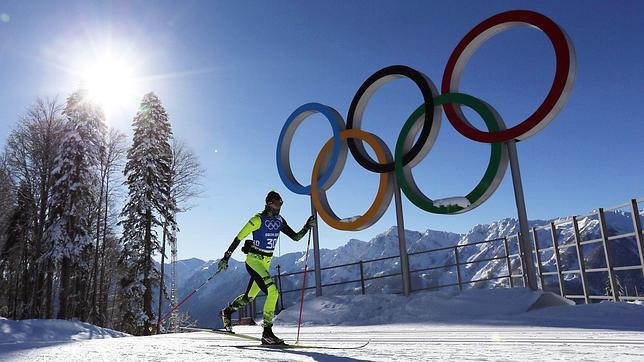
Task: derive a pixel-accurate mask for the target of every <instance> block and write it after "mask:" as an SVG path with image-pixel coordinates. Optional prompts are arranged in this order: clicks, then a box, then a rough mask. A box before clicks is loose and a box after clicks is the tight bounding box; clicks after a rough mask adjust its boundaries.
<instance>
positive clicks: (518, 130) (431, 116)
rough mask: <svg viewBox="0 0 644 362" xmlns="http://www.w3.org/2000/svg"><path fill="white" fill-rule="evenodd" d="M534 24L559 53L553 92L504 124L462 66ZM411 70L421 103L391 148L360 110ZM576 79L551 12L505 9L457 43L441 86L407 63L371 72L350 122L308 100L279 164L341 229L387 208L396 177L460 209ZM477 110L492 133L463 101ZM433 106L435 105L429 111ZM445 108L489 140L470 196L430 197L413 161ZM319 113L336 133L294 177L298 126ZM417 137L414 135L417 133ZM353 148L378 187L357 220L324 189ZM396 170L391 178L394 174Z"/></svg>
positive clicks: (292, 121)
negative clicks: (468, 85)
mask: <svg viewBox="0 0 644 362" xmlns="http://www.w3.org/2000/svg"><path fill="white" fill-rule="evenodd" d="M518 26H530V27H534V28H537V29H539V30H541V31H542V32H543V33H545V35H546V36H547V37H548V39H549V40H550V42H551V43H552V45H553V47H554V51H555V56H556V64H557V65H556V71H555V76H554V80H553V83H552V86H551V88H550V91H549V92H548V94H547V95H546V97H545V99H544V100H543V102H542V103H541V105H540V106H539V107H538V108H537V109H536V110H535V111H534V112H533V113H532V114H531V115H530V116H528V117H527V118H526V119H525V120H523V121H521V122H520V123H519V124H517V125H516V126H514V127H511V128H506V127H505V124H504V122H503V120H502V118H501V116H500V115H499V114H498V113H497V112H496V111H495V110H494V108H493V107H492V106H491V105H489V104H487V103H486V102H484V101H482V100H480V99H478V98H476V97H473V96H471V95H467V94H463V93H459V91H458V86H459V82H460V78H461V74H462V72H463V69H464V68H465V65H466V64H467V63H468V61H469V59H470V58H471V56H472V55H473V54H474V52H475V51H476V49H478V47H479V46H481V44H483V43H484V42H485V41H486V40H487V39H489V38H491V37H492V36H494V35H496V34H498V33H500V32H502V31H505V30H507V29H510V28H514V27H518ZM401 77H406V78H408V79H410V80H412V81H413V82H414V83H415V84H416V86H417V87H418V88H419V90H420V92H421V94H422V97H423V101H424V103H423V104H422V105H421V106H420V107H418V108H417V109H416V110H415V111H414V112H413V113H412V114H411V115H410V116H409V118H408V119H407V121H406V122H405V124H404V125H403V128H402V130H401V132H400V134H399V136H398V139H397V141H396V147H395V151H394V154H393V155H392V154H391V151H390V150H389V148H388V147H387V146H386V144H385V143H384V142H383V141H382V139H380V138H379V137H378V136H376V135H374V134H371V133H369V132H366V131H363V130H361V129H360V127H361V124H362V116H363V113H364V110H365V108H366V106H367V103H368V102H369V99H370V98H371V96H372V95H373V94H374V93H375V92H376V91H377V90H378V89H379V88H380V87H382V86H383V85H384V84H386V83H388V82H390V81H391V80H394V79H398V78H401ZM574 81H575V53H574V48H573V45H572V43H571V42H570V40H569V39H568V37H567V36H566V34H565V33H564V31H563V30H562V29H561V28H560V27H559V26H558V25H557V24H556V23H554V22H553V21H552V20H551V19H549V18H548V17H546V16H544V15H542V14H539V13H536V12H533V11H527V10H515V11H508V12H504V13H500V14H497V15H494V16H492V17H490V18H489V19H486V20H484V21H483V22H481V23H480V24H478V25H477V26H475V27H474V28H473V29H472V30H470V32H469V33H467V34H466V35H465V37H464V38H463V39H462V40H461V41H460V42H459V43H458V45H457V46H456V48H455V49H454V51H453V52H452V54H451V56H450V58H449V60H448V62H447V65H446V67H445V71H444V73H443V79H442V85H441V91H442V94H438V91H437V88H436V86H435V85H434V84H433V83H432V81H431V80H430V79H429V78H428V77H426V76H425V75H424V74H423V73H421V72H419V71H417V70H415V69H413V68H410V67H407V66H404V65H394V66H389V67H386V68H383V69H381V70H379V71H377V72H376V73H374V74H373V75H372V76H370V77H369V78H368V79H367V80H366V81H365V82H364V83H363V84H362V86H361V87H360V88H359V89H358V91H357V92H356V95H355V96H354V97H353V100H352V102H351V105H350V107H349V112H348V116H347V122H346V125H345V122H344V119H343V118H342V116H341V115H340V114H339V113H338V112H337V111H336V110H335V109H333V108H331V107H329V106H326V105H323V104H319V103H307V104H304V105H302V106H300V107H299V108H297V109H296V110H295V111H294V112H293V113H292V114H291V115H290V116H289V118H288V119H287V120H286V123H285V124H284V126H283V128H282V131H281V133H280V137H279V140H278V144H277V169H278V172H279V175H280V178H281V179H282V182H284V184H285V186H286V187H287V188H288V189H289V190H291V191H293V192H295V193H297V194H302V195H310V196H311V199H312V202H313V206H314V207H315V209H316V210H317V212H318V213H319V214H320V217H321V218H322V219H323V220H324V221H325V222H326V223H327V224H328V225H330V226H331V227H333V228H335V229H339V230H362V229H365V228H368V227H369V226H371V225H373V224H374V223H375V222H377V221H378V220H379V219H380V218H381V217H382V215H383V214H384V213H385V211H386V210H387V208H388V207H389V204H390V203H391V198H392V197H393V192H394V187H395V183H394V177H395V181H396V182H397V184H398V185H399V186H400V188H401V190H402V191H403V193H404V194H405V196H406V197H407V198H408V199H409V200H410V201H411V202H412V203H413V204H414V205H416V206H417V207H419V208H421V209H423V210H425V211H428V212H431V213H438V214H459V213H464V212H467V211H470V210H472V209H474V208H476V207H477V206H479V205H481V204H482V203H483V202H485V201H486V200H487V199H488V198H489V197H490V196H491V195H492V194H493V193H494V191H496V189H497V188H498V186H499V184H500V183H501V181H502V179H503V176H504V174H505V171H506V169H507V166H508V153H507V148H506V147H504V145H503V143H505V142H508V141H513V140H516V141H520V140H524V139H526V138H528V137H530V136H532V135H534V134H536V133H537V132H539V131H540V130H542V129H543V128H545V127H546V126H547V125H548V124H549V123H550V122H551V121H552V120H553V119H554V118H555V117H556V115H557V114H558V113H559V112H560V111H561V109H562V108H563V106H564V105H565V103H566V102H567V100H568V96H569V94H570V90H571V89H572V86H573V84H574ZM463 105H464V106H467V107H469V108H471V109H472V110H474V111H475V112H476V113H477V114H478V115H479V116H481V118H482V119H483V120H484V122H485V125H486V127H487V132H485V131H481V130H479V129H477V128H475V127H474V126H472V125H471V124H470V122H469V121H468V120H467V118H466V117H465V116H464V114H463V112H462V110H461V106H463ZM427 110H430V112H427ZM443 111H444V112H445V115H446V116H447V119H448V120H449V122H450V123H451V124H452V126H453V127H454V128H455V129H456V130H457V131H458V132H459V133H460V134H462V135H463V136H465V137H467V138H469V139H471V140H473V141H477V142H482V143H488V144H490V159H489V163H488V166H487V169H486V171H485V173H484V175H483V177H482V178H481V180H480V181H479V183H478V184H477V185H476V186H475V187H474V189H472V190H471V191H470V192H469V193H468V194H467V195H465V196H459V197H452V198H448V199H442V200H432V199H430V198H429V197H427V196H426V195H425V194H424V193H423V192H422V191H421V190H420V188H419V187H418V186H417V185H416V182H415V181H414V178H413V175H412V168H413V167H414V166H416V165H417V164H418V163H419V162H420V161H422V159H423V158H425V156H426V155H427V154H428V153H429V151H430V150H431V148H432V146H433V145H434V142H435V141H436V137H437V136H438V131H439V129H440V123H441V115H442V112H443ZM314 113H320V114H322V115H323V116H324V117H325V118H326V119H327V120H328V121H329V123H330V125H331V128H332V130H333V136H332V137H331V138H330V139H329V140H328V141H327V142H326V144H325V145H324V146H323V147H322V149H321V151H320V153H319V154H318V156H317V158H316V160H315V164H314V166H313V172H312V175H311V183H310V185H309V186H303V185H302V184H300V183H299V182H298V181H297V180H296V179H295V177H294V175H293V171H292V169H291V165H290V159H289V151H290V147H291V141H292V139H293V136H294V134H295V131H296V130H297V127H299V125H300V124H301V123H302V122H303V121H304V120H305V119H306V118H307V117H309V116H310V115H312V114H314ZM416 137H418V139H417V140H416V142H415V143H414V140H415V139H416ZM363 142H366V143H367V144H369V146H370V147H371V148H372V149H373V150H374V152H375V154H376V158H377V160H373V159H372V158H371V156H369V154H368V153H367V151H366V149H365V147H364V144H363ZM348 151H350V152H351V154H352V155H353V157H354V158H355V159H356V161H357V162H358V163H359V164H360V165H361V166H362V167H364V168H366V169H367V170H369V171H372V172H375V173H378V174H380V182H379V186H378V192H377V194H376V198H375V200H374V202H373V203H372V204H371V206H370V207H369V209H368V210H367V211H366V212H365V213H364V214H363V215H362V216H360V217H357V218H355V219H341V218H339V217H338V216H337V215H336V214H335V213H334V212H333V210H332V209H331V207H330V205H329V202H328V200H327V197H326V191H327V190H328V189H329V188H330V187H331V186H332V185H333V184H334V183H335V182H336V181H337V179H338V177H339V176H340V174H341V173H342V170H343V168H344V165H345V163H346V159H347V153H348ZM392 174H393V175H394V177H392Z"/></svg>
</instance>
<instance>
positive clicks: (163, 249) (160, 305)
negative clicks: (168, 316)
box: [157, 222, 168, 334]
mask: <svg viewBox="0 0 644 362" xmlns="http://www.w3.org/2000/svg"><path fill="white" fill-rule="evenodd" d="M167 233H168V230H167V222H164V223H163V246H161V282H160V283H159V314H158V317H157V334H159V333H161V319H160V318H161V312H162V310H163V309H162V308H163V290H164V289H165V288H164V287H165V286H164V285H163V277H164V275H163V272H164V270H165V268H164V263H165V239H166V235H167Z"/></svg>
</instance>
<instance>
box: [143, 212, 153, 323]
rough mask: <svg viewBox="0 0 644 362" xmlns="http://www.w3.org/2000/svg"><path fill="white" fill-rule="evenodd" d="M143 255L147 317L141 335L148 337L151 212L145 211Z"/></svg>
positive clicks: (149, 318)
mask: <svg viewBox="0 0 644 362" xmlns="http://www.w3.org/2000/svg"><path fill="white" fill-rule="evenodd" d="M144 244H145V246H144V255H143V263H144V265H143V286H144V288H145V291H144V292H143V311H144V313H145V315H146V316H147V317H148V318H147V320H146V321H145V325H144V327H145V328H144V329H145V330H144V331H143V334H144V335H146V336H148V335H151V334H152V333H151V332H152V324H151V323H150V322H151V321H152V283H151V280H150V272H151V268H152V263H151V259H152V210H150V209H147V211H146V212H145V239H144Z"/></svg>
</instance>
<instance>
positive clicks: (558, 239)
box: [240, 199, 644, 316]
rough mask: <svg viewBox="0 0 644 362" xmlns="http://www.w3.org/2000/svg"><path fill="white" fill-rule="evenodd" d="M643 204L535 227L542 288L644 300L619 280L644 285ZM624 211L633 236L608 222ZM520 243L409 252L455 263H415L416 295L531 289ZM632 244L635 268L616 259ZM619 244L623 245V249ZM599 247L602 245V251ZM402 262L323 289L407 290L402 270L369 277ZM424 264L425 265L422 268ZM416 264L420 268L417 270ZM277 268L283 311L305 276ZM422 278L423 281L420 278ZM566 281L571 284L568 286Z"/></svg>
mask: <svg viewBox="0 0 644 362" xmlns="http://www.w3.org/2000/svg"><path fill="white" fill-rule="evenodd" d="M641 203H644V199H637V200H636V199H632V200H631V201H630V202H627V203H625V204H622V205H618V206H615V207H612V208H607V209H602V208H600V209H599V210H597V211H596V212H592V213H589V214H586V215H580V216H573V217H570V218H565V219H559V220H557V221H555V222H551V223H549V224H547V225H543V226H538V227H533V228H532V229H531V235H530V239H531V241H532V242H533V245H534V250H533V254H532V257H533V258H532V262H533V263H536V266H537V268H536V270H537V277H538V279H539V282H540V285H539V287H540V288H541V289H543V290H549V291H554V292H557V293H559V294H560V295H561V296H563V297H566V298H569V299H572V300H575V301H577V302H584V303H591V301H592V300H615V301H619V300H644V287H643V288H642V289H640V290H638V288H637V285H636V286H635V288H634V290H633V289H631V290H630V292H631V293H630V294H634V295H629V290H628V289H626V290H624V288H623V286H622V284H623V282H620V277H619V276H618V273H620V272H633V271H636V272H637V273H639V274H637V277H639V278H642V280H644V242H643V240H644V236H643V235H642V223H641V218H640V211H639V210H640V208H639V207H638V205H639V204H641ZM625 209H628V211H625ZM621 210H624V213H630V215H631V221H632V227H633V231H632V232H628V233H621V234H617V233H615V232H614V229H613V228H611V227H610V225H609V224H608V223H607V221H606V212H608V211H616V212H620V211H621ZM593 223H594V224H595V225H597V223H598V224H599V235H593V234H592V233H591V234H589V233H584V230H581V229H580V225H584V227H585V230H588V229H591V228H592V226H593ZM612 234H615V235H612ZM589 235H590V237H591V238H590V239H585V238H584V237H589ZM594 236H597V237H594ZM518 240H519V235H518V234H513V235H510V236H506V237H502V238H497V239H491V240H484V241H480V242H476V243H469V244H463V245H455V246H450V247H444V248H437V249H430V250H425V251H419V252H413V253H409V254H408V255H409V258H410V260H411V261H414V260H419V261H422V260H423V258H424V257H425V258H426V257H427V256H428V255H431V254H440V253H443V254H445V253H448V254H451V256H450V257H449V258H448V260H451V261H449V262H447V263H446V264H441V265H422V262H410V265H411V266H410V275H417V276H416V277H415V278H414V279H413V280H412V292H417V291H421V290H437V289H444V288H455V289H457V290H459V291H462V290H463V289H464V287H471V286H475V285H476V286H477V287H490V286H492V285H493V286H495V287H496V286H502V287H510V288H512V287H515V286H525V285H526V276H525V275H524V274H523V265H522V264H521V258H520V254H521V250H520V244H519V242H518ZM627 241H628V242H634V243H636V249H637V254H638V255H637V257H638V258H639V260H637V261H635V260H633V261H632V262H631V265H616V263H615V255H616V253H617V252H619V251H620V250H622V249H624V248H627V247H626V245H624V244H625V242H627ZM547 242H549V246H545V244H546V243H547ZM619 242H621V243H622V244H621V245H618V243H619ZM483 244H486V247H485V248H481V247H480V246H482V245H483ZM594 246H599V248H597V247H594ZM468 248H476V250H477V251H479V253H478V254H477V253H472V252H470V253H466V252H465V251H466V250H467V249H468ZM570 248H574V249H573V250H574V252H570V251H569V249H570ZM598 249H602V250H601V252H603V254H604V255H603V257H602V258H601V259H602V260H603V261H604V263H603V265H599V266H594V265H587V261H586V259H588V256H589V253H588V251H590V252H591V253H597V252H600V251H599V250H598ZM630 249H633V248H629V249H628V250H630ZM464 254H472V255H471V256H469V257H467V256H465V258H464ZM399 258H400V257H399V256H391V257H383V258H378V259H372V260H360V261H357V262H354V263H347V264H341V265H334V266H329V267H324V268H320V271H321V272H325V271H332V270H338V269H352V268H353V269H355V270H354V272H352V273H347V274H348V275H350V276H353V275H359V278H355V277H354V278H339V279H340V280H328V281H327V282H325V281H324V278H322V288H323V290H324V288H327V289H328V288H331V287H336V286H346V285H348V284H353V285H354V288H352V289H349V290H351V291H354V292H355V293H361V294H367V291H368V289H369V283H370V282H371V283H374V282H375V281H378V280H384V279H386V278H397V279H400V283H395V284H399V285H402V279H401V278H402V273H401V272H400V267H398V271H395V272H392V271H383V270H382V269H380V271H379V272H377V273H373V272H372V273H371V274H370V273H368V272H366V269H367V268H368V266H369V265H372V264H377V263H381V262H388V263H389V265H391V264H393V265H398V264H396V263H392V261H394V260H395V259H399ZM631 259H633V258H631ZM627 260H628V258H627ZM564 261H565V262H564ZM491 262H492V263H496V266H497V268H496V271H494V272H493V273H492V275H486V276H484V277H481V276H480V275H477V274H478V273H474V275H473V276H472V277H470V278H467V277H466V276H464V274H467V273H464V272H465V271H468V270H467V269H468V267H470V266H473V265H475V264H483V263H486V264H487V263H491ZM419 264H420V266H418V265H419ZM414 265H416V266H417V267H414ZM573 265H576V267H575V268H572V267H573ZM276 269H277V275H275V276H274V282H275V283H276V285H277V286H278V289H279V290H280V297H279V302H278V309H284V301H285V300H286V299H291V300H295V299H299V296H300V294H299V293H301V292H302V285H301V280H302V279H303V273H304V272H303V271H299V272H292V273H281V268H280V266H279V265H278V266H277V267H276ZM371 269H374V268H371ZM314 272H315V270H313V269H311V270H307V273H314ZM432 272H434V273H439V274H441V275H445V274H451V275H453V280H452V281H450V282H447V283H443V284H434V285H432V284H431V283H430V285H426V283H423V277H422V276H426V275H427V273H432ZM468 272H470V273H471V272H472V271H471V270H470V271H468ZM602 273H604V274H606V278H605V279H606V288H605V290H604V294H598V293H593V291H592V290H591V288H590V283H589V279H590V278H593V279H595V280H596V279H597V277H596V276H599V277H600V278H601V277H603V275H602ZM419 274H420V275H421V276H418V275H419ZM434 275H437V274H434ZM288 278H297V279H298V280H299V281H300V284H299V285H298V283H297V282H291V283H290V284H291V285H294V287H292V288H290V289H286V290H283V289H282V284H283V283H282V281H283V279H288ZM307 279H308V280H309V281H313V282H314V278H312V277H311V276H307ZM327 279H329V278H327ZM344 279H347V280H344ZM552 279H554V280H552ZM566 279H568V283H567V282H566V281H567V280H566ZM577 281H578V283H577ZM490 282H492V283H490ZM486 283H487V284H486ZM310 284H311V283H307V285H306V287H305V292H306V291H309V292H310V291H315V285H310ZM477 284H478V285H477ZM595 284H597V283H595ZM568 285H573V288H572V289H573V290H567V288H566V286H568ZM575 285H579V286H580V290H579V292H577V291H576V290H575V288H574V286H575ZM345 291H346V290H345ZM295 293H298V294H295ZM393 293H402V290H398V291H393ZM263 298H264V297H259V298H258V299H256V300H255V301H253V303H252V304H251V305H250V306H249V307H248V309H247V310H244V311H240V316H248V315H251V316H255V315H256V314H258V312H259V313H261V309H260V310H258V309H257V305H262V304H263ZM260 303H261V304H260Z"/></svg>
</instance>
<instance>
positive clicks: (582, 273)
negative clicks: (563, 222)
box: [572, 216, 590, 304]
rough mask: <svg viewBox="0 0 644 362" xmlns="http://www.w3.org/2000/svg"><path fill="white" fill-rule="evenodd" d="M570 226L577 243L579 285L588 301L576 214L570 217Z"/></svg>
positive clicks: (584, 261) (585, 299)
mask: <svg viewBox="0 0 644 362" xmlns="http://www.w3.org/2000/svg"><path fill="white" fill-rule="evenodd" d="M572 226H573V228H574V231H575V244H577V259H578V260H579V273H580V274H581V287H582V288H583V290H584V302H585V303H586V304H589V303H590V293H589V292H588V277H587V276H586V259H584V251H583V248H582V245H581V234H580V233H579V224H578V223H577V216H573V217H572Z"/></svg>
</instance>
